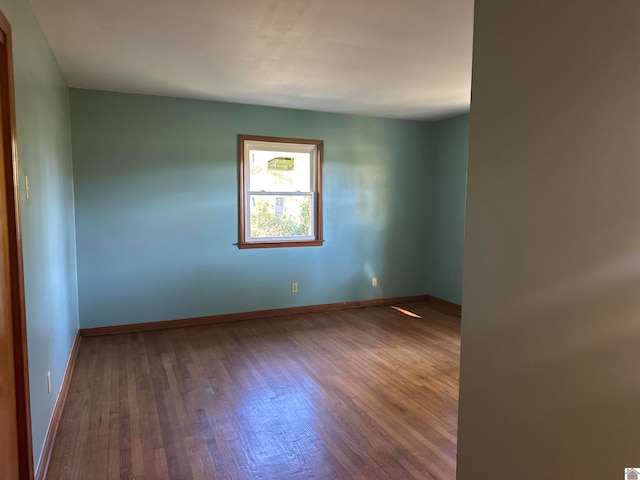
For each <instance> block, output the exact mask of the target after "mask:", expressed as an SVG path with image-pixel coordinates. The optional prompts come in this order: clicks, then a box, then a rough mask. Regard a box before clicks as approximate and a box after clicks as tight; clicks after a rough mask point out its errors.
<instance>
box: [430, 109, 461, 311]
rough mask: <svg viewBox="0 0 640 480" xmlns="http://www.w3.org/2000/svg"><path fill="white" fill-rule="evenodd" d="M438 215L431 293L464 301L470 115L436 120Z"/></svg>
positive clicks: (435, 226) (431, 272)
mask: <svg viewBox="0 0 640 480" xmlns="http://www.w3.org/2000/svg"><path fill="white" fill-rule="evenodd" d="M434 128H435V131H434V136H435V154H434V159H435V170H434V175H435V178H436V182H435V184H434V192H433V194H434V202H433V206H434V218H433V229H432V231H431V241H432V242H433V243H432V250H431V253H432V254H431V255H429V256H428V257H427V260H428V261H429V262H430V264H429V266H428V268H427V270H428V272H429V279H430V280H431V283H430V284H429V293H430V294H432V295H435V296H436V297H440V298H444V299H445V300H449V301H450V302H454V303H457V304H462V251H463V244H464V216H465V201H466V193H467V159H468V150H469V115H468V114H466V115H460V116H457V117H453V118H450V119H447V120H442V121H439V122H436V123H435V124H434Z"/></svg>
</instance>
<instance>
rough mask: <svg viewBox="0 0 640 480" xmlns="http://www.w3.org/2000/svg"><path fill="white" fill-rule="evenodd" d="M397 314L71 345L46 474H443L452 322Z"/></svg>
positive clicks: (453, 363) (449, 464)
mask: <svg viewBox="0 0 640 480" xmlns="http://www.w3.org/2000/svg"><path fill="white" fill-rule="evenodd" d="M403 307H404V308H406V309H408V310H410V311H412V312H415V313H417V314H419V315H422V317H423V318H422V319H416V318H410V317H408V316H405V315H403V314H401V313H400V312H398V311H395V310H392V309H391V308H389V307H373V308H364V309H352V310H342V311H334V312H327V313H315V314H306V315H296V316H283V317H275V318H269V319H264V320H249V321H244V322H234V323H225V324H217V325H208V326H200V327H188V328H176V329H169V330H160V331H150V332H140V333H131V334H121V335H111V336H104V337H92V338H84V339H83V340H82V342H81V344H80V350H79V353H78V359H77V363H76V367H75V371H74V374H73V378H72V380H71V386H70V390H69V396H68V400H67V404H66V405H65V409H64V412H63V416H62V420H61V424H60V427H59V430H58V435H57V438H56V440H55V445H54V450H53V454H52V458H51V463H50V466H49V471H48V475H47V478H48V479H50V480H54V479H82V480H85V479H91V480H94V479H95V480H99V479H131V480H142V479H147V480H155V479H171V480H178V479H185V480H186V479H274V480H284V479H320V480H324V479H366V480H371V479H390V480H401V479H439V480H445V479H454V478H455V460H456V429H457V406H458V379H459V351H460V319H459V318H457V317H456V316H455V315H453V314H451V313H450V312H449V313H447V312H446V310H443V309H435V308H434V307H432V306H430V305H428V304H426V303H420V304H410V305H403Z"/></svg>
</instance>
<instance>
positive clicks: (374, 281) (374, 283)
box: [371, 277, 378, 287]
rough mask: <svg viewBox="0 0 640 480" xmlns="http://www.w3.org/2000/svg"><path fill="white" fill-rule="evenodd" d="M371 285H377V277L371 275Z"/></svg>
mask: <svg viewBox="0 0 640 480" xmlns="http://www.w3.org/2000/svg"><path fill="white" fill-rule="evenodd" d="M371 286H372V287H377V286H378V277H371Z"/></svg>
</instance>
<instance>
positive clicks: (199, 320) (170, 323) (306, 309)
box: [80, 295, 432, 337]
mask: <svg viewBox="0 0 640 480" xmlns="http://www.w3.org/2000/svg"><path fill="white" fill-rule="evenodd" d="M430 298H432V297H430V296H429V295H416V296H412V297H395V298H376V299H373V300H361V301H355V302H340V303H328V304H327V303H325V304H322V305H305V306H302V307H287V308H275V309H272V310H259V311H255V312H240V313H227V314H223V315H211V316H208V317H195V318H181V319H178V320H165V321H160V322H148V323H131V324H128V325H114V326H109V327H96V328H83V329H80V335H81V336H82V337H94V336H97V335H114V334H119V333H131V332H142V331H145V330H160V329H164V328H176V327H193V326H196V325H209V324H212V323H225V322H237V321H241V320H251V319H254V318H266V317H277V316H281V315H298V314H301V313H314V312H326V311H329V310H343V309H346V308H362V307H372V306H377V305H391V304H393V303H410V302H424V301H428V300H429V299H430Z"/></svg>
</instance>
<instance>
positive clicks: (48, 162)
mask: <svg viewBox="0 0 640 480" xmlns="http://www.w3.org/2000/svg"><path fill="white" fill-rule="evenodd" d="M0 9H1V10H2V12H3V13H4V14H5V16H6V17H7V18H8V20H9V22H10V23H11V26H12V31H13V53H14V55H13V59H14V74H15V93H16V117H17V135H18V157H19V161H20V181H21V183H22V185H24V175H25V174H26V175H28V176H29V184H30V192H31V195H30V199H29V200H27V199H26V198H25V196H24V191H23V192H22V196H21V207H22V230H23V231H22V233H23V249H24V274H25V290H26V292H25V293H26V306H27V333H28V344H29V372H30V379H31V381H30V387H31V415H32V424H33V449H34V461H35V463H36V464H37V463H38V459H39V458H40V453H41V451H42V446H43V442H44V438H45V435H46V432H47V428H48V426H49V421H50V419H51V414H52V413H53V408H54V405H55V401H56V398H57V395H58V392H59V390H60V386H61V383H62V377H63V375H64V371H65V368H66V365H67V362H68V359H69V355H70V352H71V347H72V344H73V339H74V337H75V334H76V331H77V329H78V298H77V282H76V254H75V233H74V205H73V181H72V163H71V136H70V125H69V99H68V89H67V86H66V83H65V81H64V79H63V78H62V75H61V74H60V70H59V69H58V66H57V64H56V61H55V59H54V57H53V56H52V54H51V52H50V50H49V47H48V45H47V42H46V40H45V38H44V36H43V34H42V32H41V30H40V27H39V25H38V23H37V21H36V19H35V17H34V15H33V12H32V10H31V8H30V6H29V3H28V2H27V1H26V0H0ZM23 190H24V189H23ZM48 370H51V380H52V392H51V393H50V394H48V393H47V382H46V374H47V371H48Z"/></svg>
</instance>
